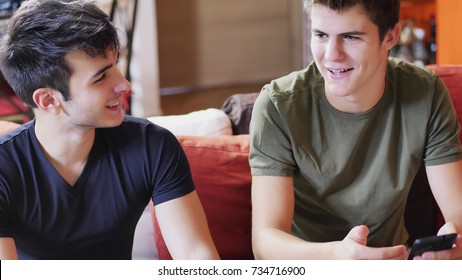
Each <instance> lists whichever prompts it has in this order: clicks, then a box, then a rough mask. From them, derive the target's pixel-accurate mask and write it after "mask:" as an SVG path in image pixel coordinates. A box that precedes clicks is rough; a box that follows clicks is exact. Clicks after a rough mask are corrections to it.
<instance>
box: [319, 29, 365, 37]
mask: <svg viewBox="0 0 462 280" xmlns="http://www.w3.org/2000/svg"><path fill="white" fill-rule="evenodd" d="M311 31H312V32H314V33H322V34H327V33H326V32H324V31H321V30H319V29H316V28H314V29H312V30H311ZM364 34H366V33H365V32H361V31H349V32H343V33H340V34H339V36H361V35H364Z"/></svg>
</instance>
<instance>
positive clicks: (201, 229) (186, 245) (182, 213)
mask: <svg viewBox="0 0 462 280" xmlns="http://www.w3.org/2000/svg"><path fill="white" fill-rule="evenodd" d="M155 208H156V216H157V220H158V221H159V226H160V229H161V231H162V236H163V238H164V240H165V244H166V245H167V247H168V250H169V252H170V254H171V256H172V258H173V259H219V258H220V257H219V255H218V252H217V250H216V248H215V244H214V243H213V240H212V236H211V235H210V231H209V227H208V224H207V219H206V217H205V213H204V210H203V208H202V205H201V203H200V200H199V197H198V195H197V192H196V191H193V192H192V193H190V194H187V195H185V196H183V197H180V198H177V199H173V200H171V201H167V202H164V203H162V204H160V205H158V206H156V207H155Z"/></svg>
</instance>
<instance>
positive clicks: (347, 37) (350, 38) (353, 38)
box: [345, 35, 359, 41]
mask: <svg viewBox="0 0 462 280" xmlns="http://www.w3.org/2000/svg"><path fill="white" fill-rule="evenodd" d="M345 39H347V40H350V41H355V40H358V39H359V37H356V36H351V35H346V36H345Z"/></svg>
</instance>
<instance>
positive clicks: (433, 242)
mask: <svg viewBox="0 0 462 280" xmlns="http://www.w3.org/2000/svg"><path fill="white" fill-rule="evenodd" d="M456 239H457V233H451V234H445V235H435V236H429V237H424V238H419V239H416V240H415V241H414V244H412V248H411V253H409V257H408V258H407V259H408V260H412V259H413V258H414V257H416V256H420V255H422V254H423V253H425V252H428V251H440V250H445V249H450V248H452V246H453V245H454V243H456Z"/></svg>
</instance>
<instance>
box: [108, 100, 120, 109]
mask: <svg viewBox="0 0 462 280" xmlns="http://www.w3.org/2000/svg"><path fill="white" fill-rule="evenodd" d="M119 104H120V101H115V102H114V103H111V104H109V105H107V106H106V107H107V108H116V107H117V106H119Z"/></svg>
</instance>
